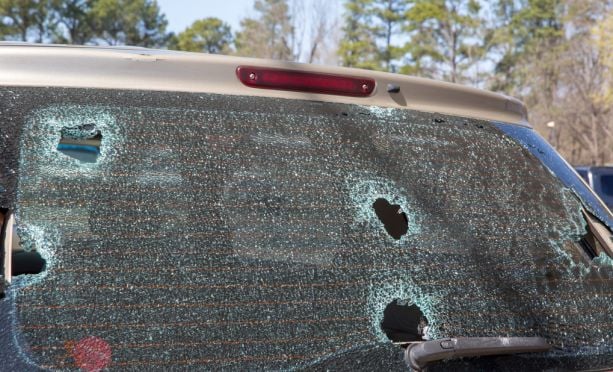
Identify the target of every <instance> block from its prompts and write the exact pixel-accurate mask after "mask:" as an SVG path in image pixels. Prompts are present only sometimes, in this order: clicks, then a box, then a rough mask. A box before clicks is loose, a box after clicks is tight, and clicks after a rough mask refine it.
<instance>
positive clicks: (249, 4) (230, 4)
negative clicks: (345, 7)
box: [157, 0, 342, 33]
mask: <svg viewBox="0 0 613 372" xmlns="http://www.w3.org/2000/svg"><path fill="white" fill-rule="evenodd" d="M295 1H299V2H302V3H303V4H304V5H305V6H307V7H308V6H309V4H310V3H312V0H295ZM328 1H330V2H332V3H333V2H336V3H337V6H336V7H331V9H333V12H334V13H340V9H341V6H340V4H342V0H328ZM157 2H158V4H159V5H160V9H161V11H162V12H163V13H164V14H166V19H167V20H168V31H172V32H174V33H179V32H181V31H183V30H185V28H186V27H188V26H189V25H191V24H192V22H194V21H195V20H197V19H200V18H207V17H217V18H219V19H221V20H223V21H224V22H226V23H228V24H229V25H230V26H231V27H232V31H234V32H235V31H237V30H239V28H240V21H241V19H243V18H246V17H248V16H253V12H254V11H253V3H254V0H157ZM291 3H292V1H290V4H291ZM336 15H337V16H338V15H339V14H336Z"/></svg>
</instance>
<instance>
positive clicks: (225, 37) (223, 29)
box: [170, 18, 232, 53]
mask: <svg viewBox="0 0 613 372" xmlns="http://www.w3.org/2000/svg"><path fill="white" fill-rule="evenodd" d="M231 44H232V31H231V30H230V26H229V25H228V24H227V23H224V22H223V21H222V20H221V19H219V18H204V19H199V20H197V21H195V22H194V23H192V25H191V26H189V27H188V28H187V29H186V30H185V31H183V32H181V33H180V34H178V35H177V36H176V37H174V38H173V39H172V42H171V44H170V49H176V50H184V51H188V52H205V53H229V52H230V45H231Z"/></svg>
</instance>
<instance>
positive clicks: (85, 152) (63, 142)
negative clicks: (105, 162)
mask: <svg viewBox="0 0 613 372" xmlns="http://www.w3.org/2000/svg"><path fill="white" fill-rule="evenodd" d="M60 134H61V137H60V142H59V143H58V145H57V150H58V151H59V152H61V153H62V154H64V155H66V156H70V157H71V158H74V159H77V160H79V161H80V162H83V163H95V162H96V161H97V160H98V156H99V155H100V145H101V142H102V133H101V132H100V131H99V130H98V129H97V128H96V125H94V124H84V125H79V126H76V127H65V128H62V130H61V132H60Z"/></svg>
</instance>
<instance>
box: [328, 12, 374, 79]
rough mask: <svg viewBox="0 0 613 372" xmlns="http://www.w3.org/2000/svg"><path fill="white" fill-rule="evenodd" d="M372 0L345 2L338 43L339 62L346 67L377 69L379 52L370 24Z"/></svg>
mask: <svg viewBox="0 0 613 372" xmlns="http://www.w3.org/2000/svg"><path fill="white" fill-rule="evenodd" d="M372 6H373V0H348V1H347V2H346V3H345V15H344V20H345V21H344V23H345V24H344V26H343V38H342V39H341V42H340V44H339V51H338V53H339V55H340V57H341V64H342V65H343V66H346V67H357V68H366V69H373V70H374V69H379V68H380V63H379V53H378V51H377V47H376V44H375V37H376V29H375V28H374V27H373V26H372V19H373V14H372V9H373V8H372Z"/></svg>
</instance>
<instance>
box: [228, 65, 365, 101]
mask: <svg viewBox="0 0 613 372" xmlns="http://www.w3.org/2000/svg"><path fill="white" fill-rule="evenodd" d="M236 76H238V79H239V80H240V81H241V82H242V83H243V84H245V85H246V86H248V87H252V88H263V89H279V90H293V91H297V92H309V93H323V94H336V95H341V96H354V97H368V96H370V95H371V94H372V92H373V91H374V90H375V81H374V80H373V79H366V78H356V77H351V76H343V75H330V74H320V73H314V72H304V71H294V70H281V69H273V68H263V67H252V66H239V67H238V68H237V69H236Z"/></svg>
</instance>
